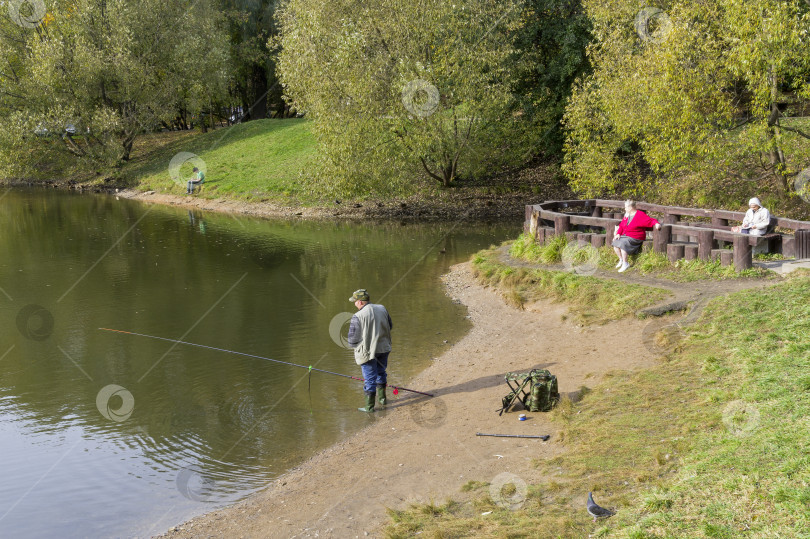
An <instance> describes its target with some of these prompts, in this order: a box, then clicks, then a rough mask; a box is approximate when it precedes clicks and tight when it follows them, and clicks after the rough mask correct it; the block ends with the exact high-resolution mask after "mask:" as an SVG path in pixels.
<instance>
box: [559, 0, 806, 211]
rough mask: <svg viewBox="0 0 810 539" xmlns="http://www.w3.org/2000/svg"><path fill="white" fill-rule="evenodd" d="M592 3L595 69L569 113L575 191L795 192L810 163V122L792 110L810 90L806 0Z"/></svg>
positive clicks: (568, 167) (569, 169)
mask: <svg viewBox="0 0 810 539" xmlns="http://www.w3.org/2000/svg"><path fill="white" fill-rule="evenodd" d="M584 3H585V6H586V9H587V12H588V14H589V16H590V18H591V20H592V21H593V26H594V30H593V31H594V37H595V41H594V42H593V44H592V45H591V46H590V50H589V55H590V57H591V60H592V62H593V73H592V74H591V75H590V76H588V77H586V78H584V79H583V80H581V81H580V83H579V85H578V86H577V88H576V91H575V92H574V96H573V99H572V102H571V103H570V105H569V107H568V109H567V112H566V117H565V125H566V128H567V130H568V133H567V140H566V146H565V149H566V158H565V164H564V169H565V171H566V173H567V174H568V176H569V178H570V179H571V181H572V184H573V186H574V188H575V189H578V190H580V191H581V192H583V193H586V194H598V193H605V192H610V191H614V192H616V191H618V192H623V193H625V194H641V195H644V194H649V193H651V192H653V191H655V190H658V192H659V193H660V192H665V193H668V194H669V196H670V197H671V198H673V199H676V200H678V199H680V200H681V201H687V200H688V201H695V200H696V199H697V200H698V201H700V200H701V197H703V196H708V197H709V199H710V200H712V201H717V200H719V199H722V197H724V196H727V194H728V192H729V189H731V188H732V187H736V188H740V186H742V188H740V190H742V191H748V192H749V193H750V192H751V191H763V190H767V189H770V188H772V189H773V191H774V192H775V193H777V194H779V195H781V198H782V199H784V198H785V197H786V196H787V195H789V194H790V193H791V192H792V190H793V183H794V180H796V178H797V177H798V175H799V174H800V173H801V171H802V170H803V169H805V168H806V167H808V165H810V125H808V124H807V122H804V121H803V120H802V119H800V118H796V117H793V116H798V115H800V111H801V108H802V107H803V106H806V104H807V100H808V99H810V39H808V30H810V16H808V5H807V4H806V3H805V2H804V1H803V0H793V1H785V0H715V1H712V2H704V1H702V0H683V1H674V2H672V1H671V2H664V3H662V4H661V5H660V7H659V8H640V6H641V4H639V3H638V2H636V1H629V0H611V1H609V2H604V1H603V0H585V2H584ZM740 180H750V181H760V182H763V183H761V184H760V185H757V186H754V185H752V184H747V183H743V182H740Z"/></svg>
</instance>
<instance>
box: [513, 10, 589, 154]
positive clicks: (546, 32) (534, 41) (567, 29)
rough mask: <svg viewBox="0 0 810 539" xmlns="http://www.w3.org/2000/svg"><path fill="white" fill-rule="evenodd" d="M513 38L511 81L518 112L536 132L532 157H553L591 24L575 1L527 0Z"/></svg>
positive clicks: (582, 67)
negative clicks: (533, 124)
mask: <svg viewBox="0 0 810 539" xmlns="http://www.w3.org/2000/svg"><path fill="white" fill-rule="evenodd" d="M521 19H522V20H523V21H524V23H523V25H522V27H521V28H520V30H519V31H518V32H517V33H516V36H515V48H516V54H517V58H516V59H515V60H516V70H517V73H516V74H517V82H516V86H515V88H514V93H515V95H516V97H517V98H518V99H519V100H520V101H521V109H522V113H523V114H525V115H526V116H527V117H531V118H534V119H535V122H536V123H537V125H538V127H539V128H540V130H541V131H542V139H541V140H542V146H541V147H539V148H538V153H542V154H543V155H544V156H546V157H557V156H559V155H560V154H561V153H562V145H563V141H564V136H563V131H562V129H561V120H562V118H563V114H564V112H565V107H566V105H567V103H568V99H569V98H570V96H571V90H572V88H573V86H574V82H575V81H576V80H577V78H578V77H580V76H582V75H584V74H586V73H588V71H589V68H590V66H589V64H588V59H587V57H586V56H585V50H586V48H587V46H588V43H590V40H591V22H590V20H589V19H588V16H587V14H586V13H585V9H584V7H583V6H582V2H581V1H580V0H529V1H527V2H525V3H524V6H523V13H522V15H521Z"/></svg>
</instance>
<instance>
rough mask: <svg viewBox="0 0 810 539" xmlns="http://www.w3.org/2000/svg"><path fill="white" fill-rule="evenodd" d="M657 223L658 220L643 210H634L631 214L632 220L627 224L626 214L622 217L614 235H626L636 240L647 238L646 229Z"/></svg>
mask: <svg viewBox="0 0 810 539" xmlns="http://www.w3.org/2000/svg"><path fill="white" fill-rule="evenodd" d="M657 224H658V221H656V220H655V219H653V218H652V217H650V216H649V215H647V214H646V213H644V212H643V211H641V210H636V213H635V215H633V220H632V221H630V223H629V224H628V223H627V217H626V216H625V218H624V219H622V222H621V223H619V230H618V231H617V232H616V236H617V237H618V236H628V237H630V238H633V239H636V240H641V241H644V240H645V239H646V238H647V230H650V229H652V228H653V227H654V226H655V225H657Z"/></svg>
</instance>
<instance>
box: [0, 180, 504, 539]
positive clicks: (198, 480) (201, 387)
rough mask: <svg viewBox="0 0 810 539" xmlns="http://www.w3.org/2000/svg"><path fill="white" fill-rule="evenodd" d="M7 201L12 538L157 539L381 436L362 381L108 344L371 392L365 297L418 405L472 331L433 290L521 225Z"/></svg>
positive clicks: (7, 477)
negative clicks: (336, 447)
mask: <svg viewBox="0 0 810 539" xmlns="http://www.w3.org/2000/svg"><path fill="white" fill-rule="evenodd" d="M0 195H1V196H2V198H0V231H2V232H0V317H2V320H3V327H4V330H3V332H2V337H0V455H2V470H3V474H2V477H3V481H2V483H0V537H17V538H20V537H55V536H59V537H135V536H138V537H143V536H150V535H153V534H158V533H162V532H163V531H164V530H166V529H167V528H169V527H171V526H172V525H175V524H177V523H179V522H181V521H183V520H185V519H187V518H190V517H191V516H194V515H196V514H200V513H204V512H207V511H210V510H212V509H215V508H217V507H220V506H222V505H226V504H228V503H231V502H233V501H236V500H238V499H241V498H243V497H245V496H246V495H248V494H250V493H251V492H254V491H256V490H258V489H260V488H262V487H264V486H266V485H267V483H268V482H269V481H271V480H272V479H273V478H275V477H278V476H279V475H281V474H283V473H284V472H285V471H287V470H289V469H290V468H292V467H294V466H296V465H298V464H300V463H301V462H302V461H304V460H305V459H306V458H308V457H309V456H311V455H312V454H314V453H315V452H317V451H318V450H320V449H323V448H325V447H327V446H329V445H331V444H333V443H334V442H336V441H339V440H341V439H343V438H345V437H346V436H348V435H350V434H351V433H353V432H356V431H357V430H358V429H360V428H362V427H364V426H366V425H368V422H369V420H370V419H369V417H367V416H365V415H364V414H361V413H360V412H357V411H356V409H357V407H358V406H359V405H361V404H362V384H361V383H360V382H357V381H354V380H350V379H346V378H341V377H337V376H331V375H326V374H321V373H313V374H311V376H310V375H309V373H308V371H307V369H302V368H297V367H292V366H287V365H284V364H280V363H275V362H271V361H265V360H262V359H258V358H251V357H247V356H240V355H234V354H229V353H226V352H222V351H217V350H212V349H208V348H200V347H194V346H189V345H185V344H176V343H172V342H169V341H163V340H156V339H150V338H147V337H142V336H135V335H130V334H124V333H115V332H109V331H103V330H101V329H99V328H111V329H118V330H124V331H128V332H136V333H141V334H145V335H152V336H158V337H163V338H167V339H179V340H183V341H188V342H192V343H199V344H202V345H206V346H211V347H217V348H222V349H227V350H235V351H239V352H243V353H246V354H253V355H258V356H263V357H267V358H271V359H275V360H278V361H284V362H291V363H296V364H300V365H305V366H309V365H312V366H314V367H316V368H319V369H324V370H329V371H334V372H339V373H345V374H349V375H352V376H360V374H359V368H358V367H357V366H356V365H355V364H354V360H353V357H352V353H351V351H350V350H347V349H346V348H345V347H344V346H342V340H341V332H342V333H343V334H344V335H345V331H346V325H345V324H344V321H345V320H346V319H347V318H348V315H346V314H344V313H351V312H353V311H354V310H355V309H354V306H353V305H352V304H351V303H350V302H349V301H348V298H349V296H350V295H351V293H352V292H353V291H354V290H355V289H357V288H367V289H368V290H369V291H370V293H371V294H372V298H371V299H372V301H374V302H380V303H383V304H385V305H386V307H387V308H388V309H389V311H390V313H391V316H392V318H393V321H394V331H393V338H394V351H393V352H392V354H391V359H390V367H389V383H392V384H401V385H406V386H407V385H408V384H407V382H408V379H409V378H410V377H411V376H412V375H414V374H415V373H417V372H418V371H420V370H421V369H423V368H425V367H426V366H427V364H429V362H430V360H431V358H433V357H436V356H438V355H439V354H441V352H442V350H443V349H444V348H446V347H447V346H448V344H445V341H448V342H449V343H450V344H452V343H454V342H456V341H457V340H458V339H459V338H460V337H461V336H462V335H463V334H464V333H465V332H466V331H467V330H468V329H469V325H468V322H467V321H466V319H465V312H464V308H463V307H462V306H460V305H457V304H454V303H453V301H452V300H451V298H449V297H448V296H447V295H446V294H445V293H444V291H443V288H442V285H441V282H440V280H439V276H440V275H441V274H442V273H443V272H445V271H446V270H447V269H448V267H449V266H450V265H451V264H454V263H457V262H460V261H463V260H465V259H467V258H469V256H470V255H471V254H472V253H474V252H475V251H477V250H478V249H481V248H484V247H487V246H489V245H490V244H493V243H498V242H500V241H502V240H504V239H506V238H508V237H514V236H515V235H516V234H517V232H518V229H519V226H520V225H519V224H517V223H516V224H515V225H514V226H505V225H474V226H470V225H469V224H460V223H442V224H423V225H413V224H409V225H403V224H399V223H390V222H386V223H375V224H369V223H364V224H356V223H344V222H306V221H273V220H263V219H252V218H248V217H243V216H234V215H218V214H209V213H199V212H193V211H188V210H185V209H178V208H168V207H161V206H150V205H145V204H141V203H137V202H133V201H128V200H118V199H116V198H115V197H111V196H92V195H79V194H73V193H67V192H54V191H45V190H31V191H28V190H20V191H17V190H10V191H4V192H2V193H0ZM330 328H331V329H330ZM415 389H420V388H415ZM402 396H403V393H401V394H400V396H399V397H397V398H402Z"/></svg>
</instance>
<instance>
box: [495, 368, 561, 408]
mask: <svg viewBox="0 0 810 539" xmlns="http://www.w3.org/2000/svg"><path fill="white" fill-rule="evenodd" d="M504 378H505V379H506V383H507V384H508V385H509V388H510V389H512V391H511V392H510V393H509V394H508V395H507V396H506V397H504V398H503V401H502V404H503V407H502V408H501V413H503V412H504V411H505V410H508V409H509V407H510V406H512V404H514V401H515V400H517V399H520V401H521V402H522V403H523V407H524V408H525V409H526V410H528V411H530V412H548V411H551V409H552V408H553V407H554V405H556V404H557V403H558V402H559V400H560V392H559V390H558V389H557V377H556V376H554V375H553V374H551V373H550V372H549V371H547V370H545V369H532V370H531V371H529V372H525V373H514V372H508V373H506V376H505V377H504Z"/></svg>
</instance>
